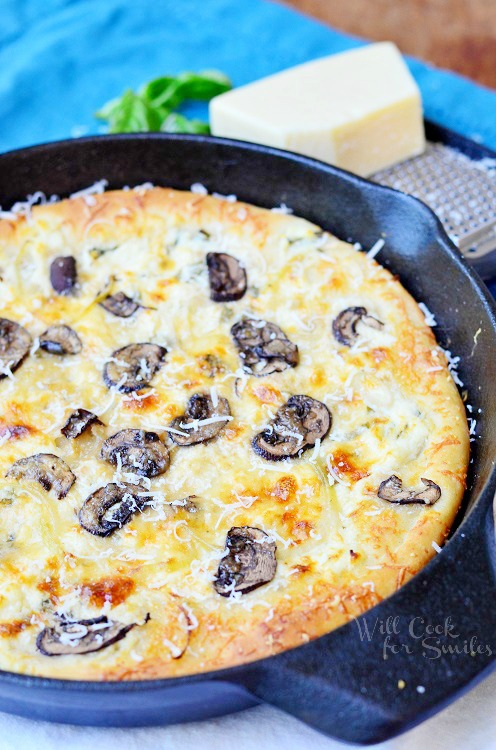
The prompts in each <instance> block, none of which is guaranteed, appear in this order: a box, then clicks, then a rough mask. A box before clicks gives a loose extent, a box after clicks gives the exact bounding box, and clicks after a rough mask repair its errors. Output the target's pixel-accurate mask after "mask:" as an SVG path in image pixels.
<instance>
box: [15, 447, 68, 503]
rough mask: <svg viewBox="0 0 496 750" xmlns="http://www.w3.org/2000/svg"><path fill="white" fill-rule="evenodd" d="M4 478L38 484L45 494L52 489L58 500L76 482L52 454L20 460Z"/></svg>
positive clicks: (57, 457)
mask: <svg viewBox="0 0 496 750" xmlns="http://www.w3.org/2000/svg"><path fill="white" fill-rule="evenodd" d="M6 476H8V477H14V479H30V480H33V481H36V482H39V483H40V484H41V486H42V487H43V489H44V490H46V491H47V492H49V491H50V490H51V489H53V491H54V492H55V494H56V495H57V497H58V498H59V500H60V498H62V497H65V496H66V495H67V493H68V492H69V490H70V489H71V487H72V485H73V484H74V482H75V481H76V476H75V474H73V473H72V471H71V470H70V468H69V466H68V465H67V464H66V462H65V461H64V460H63V459H61V458H59V456H55V455H54V454H53V453H36V454H35V455H34V456H27V457H26V458H20V459H19V460H18V461H16V462H15V463H13V464H12V466H11V467H10V469H9V470H8V472H7V474H6Z"/></svg>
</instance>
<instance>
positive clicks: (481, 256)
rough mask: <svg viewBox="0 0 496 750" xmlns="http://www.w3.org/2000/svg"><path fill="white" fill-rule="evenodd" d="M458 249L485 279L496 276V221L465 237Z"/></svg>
mask: <svg viewBox="0 0 496 750" xmlns="http://www.w3.org/2000/svg"><path fill="white" fill-rule="evenodd" d="M458 249H459V250H460V252H461V253H462V255H464V256H465V258H466V259H467V261H468V262H469V263H470V264H471V265H473V266H474V268H475V270H476V271H477V273H478V274H479V275H480V276H481V277H482V278H483V279H484V280H490V279H494V278H496V222H491V223H490V224H485V225H484V226H483V227H481V229H479V230H478V231H477V232H473V234H470V235H467V236H466V237H463V238H462V239H461V240H460V242H459V244H458Z"/></svg>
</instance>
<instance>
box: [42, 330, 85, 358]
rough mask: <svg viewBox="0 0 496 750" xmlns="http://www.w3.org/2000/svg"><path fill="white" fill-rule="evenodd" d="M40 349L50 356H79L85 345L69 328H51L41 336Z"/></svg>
mask: <svg viewBox="0 0 496 750" xmlns="http://www.w3.org/2000/svg"><path fill="white" fill-rule="evenodd" d="M40 348H41V349H43V350H44V351H46V352H49V353H50V354H79V352H80V351H81V349H82V348H83V345H82V343H81V339H80V338H79V336H78V335H77V333H76V331H74V330H73V329H72V328H69V326H65V325H57V326H50V328H47V329H46V331H45V332H44V333H42V334H41V336H40Z"/></svg>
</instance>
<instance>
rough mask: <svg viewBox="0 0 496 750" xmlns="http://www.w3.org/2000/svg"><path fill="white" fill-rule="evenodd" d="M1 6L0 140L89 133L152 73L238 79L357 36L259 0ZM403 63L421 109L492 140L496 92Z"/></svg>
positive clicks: (37, 1)
mask: <svg viewBox="0 0 496 750" xmlns="http://www.w3.org/2000/svg"><path fill="white" fill-rule="evenodd" d="M0 11H1V13H0V151H5V150H8V149H11V148H16V147H19V146H25V145H30V144H33V143H40V142H44V141H49V140H55V139H58V138H66V137H69V136H71V135H75V134H85V133H97V132H99V130H100V131H101V127H100V123H98V122H97V121H95V120H94V119H93V113H94V112H95V110H97V109H98V108H99V107H100V106H101V105H102V104H103V103H104V102H106V101H107V100H108V99H110V98H112V97H114V96H118V95H120V94H121V93H122V92H123V90H124V89H125V88H127V87H131V88H135V87H138V86H139V85H140V84H141V83H142V82H144V81H146V80H147V79H150V78H153V77H155V76H159V75H163V74H166V73H177V72H179V71H181V70H185V69H189V70H198V69H202V68H214V67H215V68H219V69H221V70H223V71H225V72H226V73H227V74H228V75H229V76H231V78H232V80H233V82H234V84H235V85H240V84H243V83H247V82H249V81H252V80H254V79H256V78H259V77H261V76H265V75H268V74H270V73H274V72H276V71H278V70H281V69H283V68H286V67H288V66H291V65H295V64H297V63H301V62H304V61H305V60H309V59H312V58H316V57H321V56H323V55H328V54H331V53H333V52H340V51H342V50H345V49H349V48H350V47H354V46H357V45H359V44H362V43H363V42H362V41H360V40H358V39H356V38H353V37H351V36H347V35H345V34H342V33H340V32H337V31H334V30H332V29H329V28H327V27H325V26H323V25H322V24H320V23H317V22H315V21H313V20H311V19H309V18H306V17H304V16H302V15H300V14H298V13H295V12H293V11H291V10H288V9H287V8H284V7H282V6H279V5H275V4H271V3H268V2H264V0H0ZM409 65H410V68H411V70H412V73H413V74H414V76H415V78H416V79H417V81H418V83H419V85H420V88H421V90H422V95H423V99H424V105H425V111H426V115H427V117H429V118H431V119H433V120H435V121H437V122H438V123H441V124H443V125H446V126H448V127H451V128H453V129H454V130H457V131H458V132H460V133H463V134H465V135H468V136H469V137H472V138H476V139H477V140H479V141H481V142H483V143H485V144H487V145H488V146H491V147H493V148H496V92H492V91H490V90H489V89H485V88H483V87H481V86H477V85H475V84H473V83H471V82H470V81H468V80H466V79H464V78H462V77H460V76H457V75H455V74H453V73H448V72H445V71H441V70H436V69H434V68H432V67H430V66H428V65H425V64H423V63H420V62H418V61H416V60H409ZM197 114H203V116H205V114H206V112H205V111H203V112H199V113H198V112H197Z"/></svg>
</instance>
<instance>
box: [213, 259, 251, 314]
mask: <svg viewBox="0 0 496 750" xmlns="http://www.w3.org/2000/svg"><path fill="white" fill-rule="evenodd" d="M207 267H208V281H209V283H210V299H212V300H213V301H214V302H234V301H235V300H238V299H241V297H242V296H243V295H244V293H245V292H246V284H247V279H246V271H245V269H244V267H243V266H242V265H241V263H240V262H239V260H238V259H237V258H234V257H233V256H232V255H228V254H227V253H208V255H207Z"/></svg>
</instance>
